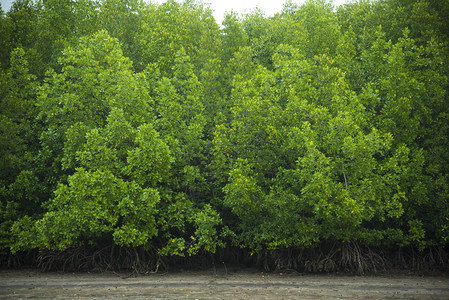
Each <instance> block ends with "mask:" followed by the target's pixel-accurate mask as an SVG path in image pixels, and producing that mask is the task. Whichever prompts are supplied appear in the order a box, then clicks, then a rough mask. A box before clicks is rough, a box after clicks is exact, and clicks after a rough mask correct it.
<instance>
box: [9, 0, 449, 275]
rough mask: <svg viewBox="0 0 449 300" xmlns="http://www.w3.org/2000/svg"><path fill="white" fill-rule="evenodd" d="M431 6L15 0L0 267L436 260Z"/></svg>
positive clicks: (446, 185)
mask: <svg viewBox="0 0 449 300" xmlns="http://www.w3.org/2000/svg"><path fill="white" fill-rule="evenodd" d="M448 12H449V2H448V1H446V0H445V1H429V0H416V1H403V0H379V1H366V0H360V1H358V2H354V3H350V4H346V5H343V6H341V7H338V8H337V7H333V5H332V3H328V2H325V1H319V0H316V1H312V0H311V1H308V2H307V3H305V4H303V5H300V6H299V5H296V4H294V3H293V2H289V1H288V2H286V3H285V5H284V9H283V10H282V12H280V13H278V14H276V15H275V16H273V17H267V16H265V15H264V14H263V12H261V11H259V10H254V11H253V12H251V13H248V14H246V15H242V16H239V15H237V14H235V13H233V12H230V13H228V14H227V15H226V16H225V19H224V22H223V24H222V25H221V26H220V25H219V24H217V23H216V22H215V20H214V18H213V17H212V14H211V13H212V12H211V10H210V8H208V7H207V6H206V5H204V4H203V3H202V2H197V1H185V2H183V3H179V2H175V1H167V2H166V3H164V4H160V5H159V4H154V3H146V2H144V1H140V0H128V1H118V0H102V1H96V0H83V1H73V0H64V1H54V0H41V1H36V2H33V1H31V0H17V1H15V2H14V4H13V6H12V8H11V9H10V11H9V12H7V13H6V14H5V13H4V12H1V17H0V22H1V26H0V28H1V29H0V35H1V38H0V41H1V42H0V43H1V53H0V63H1V65H0V66H1V73H0V133H1V138H0V145H1V147H0V196H1V202H0V205H1V206H0V210H1V215H0V221H1V225H0V248H1V257H2V258H1V262H0V263H1V265H3V266H17V265H19V264H20V263H21V262H23V263H30V262H29V260H28V259H29V257H33V258H34V262H35V263H37V264H38V265H40V266H41V267H42V268H43V269H55V268H56V269H66V270H68V269H70V270H72V269H94V268H99V269H114V270H117V269H133V270H134V271H136V272H143V273H145V272H150V271H157V270H160V269H161V268H164V269H167V268H169V267H173V266H174V265H178V266H179V265H187V266H188V265H190V266H210V264H213V263H215V264H218V263H220V264H221V263H227V262H228V263H233V264H247V265H258V266H261V267H264V268H265V269H271V270H274V269H278V270H287V269H291V270H296V271H311V272H319V271H325V272H331V271H338V270H343V271H350V272H357V273H363V272H367V271H370V272H375V271H379V270H386V269H389V268H409V269H440V270H441V269H447V268H448V266H449V258H448V254H447V246H448V242H449V141H448V138H449V105H448V103H449V99H448V93H447V91H448V72H449V69H448V67H447V66H448V62H449V51H448V46H449V44H448V37H449V36H448V35H449V32H448V29H447V27H446V24H445V20H447V19H448V18H449V16H448Z"/></svg>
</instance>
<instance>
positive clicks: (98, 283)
mask: <svg viewBox="0 0 449 300" xmlns="http://www.w3.org/2000/svg"><path fill="white" fill-rule="evenodd" d="M129 275H130V274H114V273H59V272H57V273H56V272H55V273H41V272H39V271H36V270H21V271H7V270H3V271H0V299H42V298H51V299H117V298H120V299H124V298H126V299H357V298H358V299H449V277H447V276H416V275H415V276H408V275H384V276H345V275H303V274H298V273H265V272H260V271H256V270H238V271H232V270H229V269H224V268H223V269H215V270H213V269H212V270H209V271H185V272H173V273H172V272H170V273H158V274H148V275H139V276H135V275H131V276H129ZM128 276H129V277H128Z"/></svg>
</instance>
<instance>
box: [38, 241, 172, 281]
mask: <svg viewBox="0 0 449 300" xmlns="http://www.w3.org/2000/svg"><path fill="white" fill-rule="evenodd" d="M36 262H37V266H38V267H39V268H40V269H41V270H43V271H50V270H62V271H87V270H91V271H113V272H129V271H131V272H132V273H131V274H133V273H136V274H148V273H150V272H158V271H159V270H162V269H166V265H165V262H164V260H163V258H162V257H161V256H160V255H159V254H157V252H156V251H149V250H145V249H143V248H124V247H118V246H115V245H110V246H106V247H103V248H101V249H89V248H74V249H68V250H65V251H45V252H42V253H40V254H39V255H38V256H37V258H36Z"/></svg>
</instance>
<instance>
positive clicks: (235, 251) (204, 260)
mask: <svg viewBox="0 0 449 300" xmlns="http://www.w3.org/2000/svg"><path fill="white" fill-rule="evenodd" d="M250 253H251V251H249V250H248V249H241V248H235V247H234V248H232V247H229V248H225V249H219V250H218V252H217V253H216V254H211V253H209V252H202V253H200V254H198V255H196V256H192V257H178V256H172V257H163V256H161V255H160V254H159V253H158V252H157V250H154V249H152V250H146V249H144V248H143V247H138V248H125V247H119V246H116V245H109V246H105V247H103V248H89V247H80V248H73V249H68V250H65V251H43V252H26V253H19V254H14V255H13V254H11V253H7V252H1V253H0V266H1V267H4V268H18V267H20V266H28V267H30V266H34V267H38V268H40V269H41V270H42V271H55V270H60V271H66V272H69V271H70V272H72V271H98V272H101V271H111V272H115V273H117V274H124V273H126V274H129V275H128V276H131V275H134V274H150V273H156V272H165V271H168V270H169V269H170V270H173V269H204V268H210V267H213V268H214V270H215V266H223V267H224V268H225V270H226V272H227V267H226V265H228V266H234V267H236V266H237V267H238V268H242V267H243V268H244V267H257V268H261V269H264V270H266V271H281V272H284V273H288V272H295V273H320V272H326V273H335V272H345V273H351V274H367V273H368V274H371V273H378V272H389V271H392V270H407V271H412V272H448V271H449V253H448V252H447V249H445V248H444V247H434V248H428V249H426V250H423V251H418V250H416V249H415V248H411V247H409V248H395V249H386V248H370V247H367V246H361V245H360V244H358V243H357V242H350V243H345V244H330V245H329V244H322V245H320V246H319V247H316V248H312V249H292V248H290V249H284V250H276V251H262V252H259V253H257V254H254V255H251V254H250ZM120 276H122V275H120Z"/></svg>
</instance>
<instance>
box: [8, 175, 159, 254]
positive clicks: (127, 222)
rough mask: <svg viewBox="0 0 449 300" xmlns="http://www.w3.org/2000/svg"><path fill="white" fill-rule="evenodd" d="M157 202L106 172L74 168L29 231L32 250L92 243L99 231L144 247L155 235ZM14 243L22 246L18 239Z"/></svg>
mask: <svg viewBox="0 0 449 300" xmlns="http://www.w3.org/2000/svg"><path fill="white" fill-rule="evenodd" d="M159 199H160V198H159V194H158V192H157V191H155V190H152V189H142V188H141V187H139V186H138V185H136V184H134V183H132V182H131V183H127V182H124V181H123V180H121V179H119V178H117V177H115V176H114V175H113V174H112V173H111V172H109V171H94V172H89V171H86V170H84V169H78V170H77V172H76V173H75V174H74V175H73V176H70V177H69V180H68V184H67V185H61V186H59V188H58V189H57V190H56V191H55V198H54V199H53V201H52V202H51V204H50V211H49V212H48V213H46V214H45V215H44V216H43V218H42V219H41V220H39V221H37V222H36V223H35V224H33V226H32V227H31V228H30V229H29V230H31V232H33V233H34V234H36V238H35V241H34V242H33V246H34V247H39V248H47V249H57V250H64V249H66V248H68V247H73V246H76V245H79V244H80V242H81V241H83V240H87V241H90V242H95V239H96V238H98V237H101V236H102V235H104V234H105V233H112V235H113V237H114V241H115V243H116V244H118V245H123V246H125V245H126V246H130V245H132V246H139V245H145V244H146V243H147V242H148V239H149V238H151V237H152V236H154V235H155V234H156V233H157V229H156V228H155V224H156V221H155V216H154V215H155V214H156V212H157V209H156V208H155V207H156V205H157V203H158V202H159ZM22 222H24V221H22ZM22 226H23V225H22ZM15 228H18V225H16V227H15ZM22 231H23V229H22ZM18 234H19V235H20V233H18ZM17 243H18V247H26V246H25V245H22V241H21V240H18V242H17Z"/></svg>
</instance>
